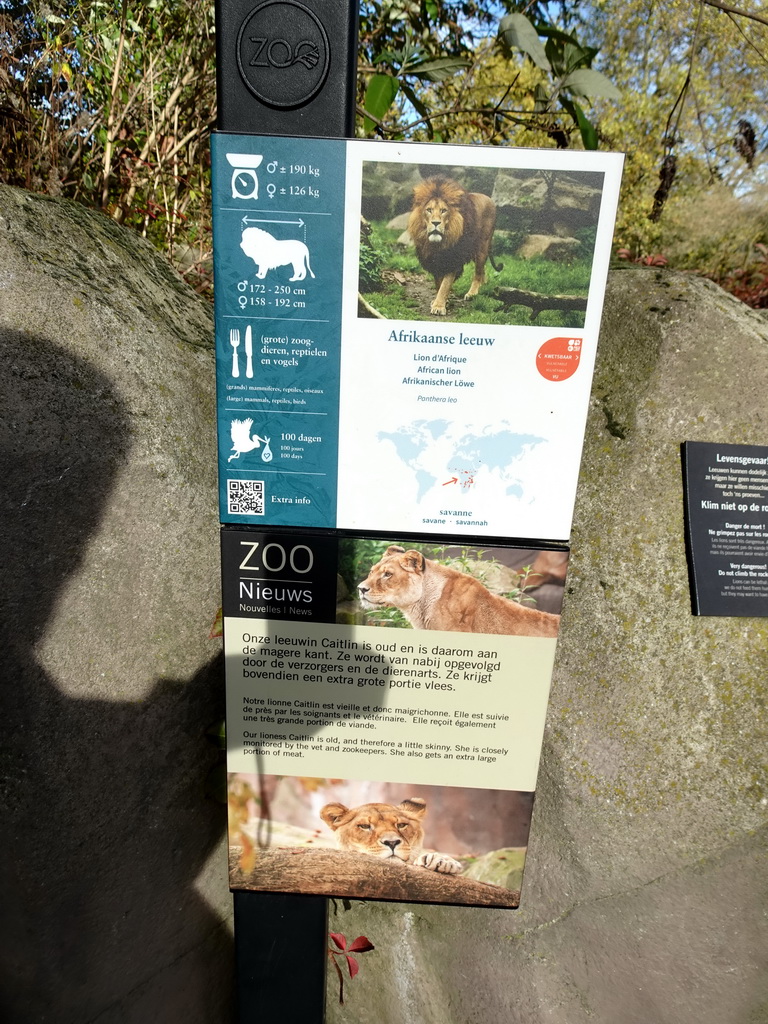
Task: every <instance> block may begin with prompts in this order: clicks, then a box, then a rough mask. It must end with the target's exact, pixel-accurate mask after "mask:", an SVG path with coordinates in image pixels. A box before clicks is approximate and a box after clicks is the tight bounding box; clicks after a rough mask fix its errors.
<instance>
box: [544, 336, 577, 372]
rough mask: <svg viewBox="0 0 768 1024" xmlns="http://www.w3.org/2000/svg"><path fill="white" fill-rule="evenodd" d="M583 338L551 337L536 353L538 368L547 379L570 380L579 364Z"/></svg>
mask: <svg viewBox="0 0 768 1024" xmlns="http://www.w3.org/2000/svg"><path fill="white" fill-rule="evenodd" d="M581 345H582V340H581V338H550V339H549V341H545V342H544V344H543V345H542V346H541V348H540V349H539V351H538V352H537V353H536V369H537V370H538V371H539V373H540V374H541V376H542V377H545V378H546V379H547V380H568V378H569V377H572V376H573V375H574V373H576V370H577V369H578V366H579V360H580V359H581Z"/></svg>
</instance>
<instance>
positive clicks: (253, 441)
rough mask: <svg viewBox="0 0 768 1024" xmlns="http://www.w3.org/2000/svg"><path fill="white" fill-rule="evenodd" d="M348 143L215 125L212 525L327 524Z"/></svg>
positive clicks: (330, 518) (332, 489)
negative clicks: (216, 520) (215, 516)
mask: <svg viewBox="0 0 768 1024" xmlns="http://www.w3.org/2000/svg"><path fill="white" fill-rule="evenodd" d="M345 155H346V144H345V143H344V142H343V141H339V140H328V139H293V138H270V137H262V136H249V135H228V134H216V135H214V137H213V141H212V160H213V173H212V191H213V228H214V284H215V306H216V366H217V370H216V375H217V395H218V433H219V489H220V490H219V499H220V519H221V522H223V523H247V524H250V525H256V524H258V525H272V526H307V527H334V526H335V525H336V482H337V467H338V416H339V364H340V341H341V289H342V256H343V234H344V179H345Z"/></svg>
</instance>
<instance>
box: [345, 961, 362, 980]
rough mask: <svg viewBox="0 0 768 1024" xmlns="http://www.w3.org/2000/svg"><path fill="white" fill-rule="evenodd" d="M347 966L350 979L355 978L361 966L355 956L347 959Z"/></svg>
mask: <svg viewBox="0 0 768 1024" xmlns="http://www.w3.org/2000/svg"><path fill="white" fill-rule="evenodd" d="M347 964H348V966H349V976H350V978H354V976H355V975H356V974H357V972H358V971H359V970H360V964H359V963H358V962H357V960H355V958H354V957H353V956H348V957H347Z"/></svg>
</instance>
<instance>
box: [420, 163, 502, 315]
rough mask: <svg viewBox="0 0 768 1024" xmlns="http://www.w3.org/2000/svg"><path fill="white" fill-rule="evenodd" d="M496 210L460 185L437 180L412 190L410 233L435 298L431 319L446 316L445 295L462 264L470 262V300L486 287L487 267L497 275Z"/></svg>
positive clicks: (438, 178) (488, 198) (461, 269)
mask: <svg viewBox="0 0 768 1024" xmlns="http://www.w3.org/2000/svg"><path fill="white" fill-rule="evenodd" d="M495 227H496V207H495V205H494V202H493V200H492V199H491V198H490V196H485V195H483V194H482V193H481V192H466V191H465V190H464V189H463V188H462V187H461V185H459V183H458V182H456V181H452V180H451V179H450V178H445V177H443V176H442V175H437V176H436V177H434V178H429V179H427V181H425V182H422V183H421V184H420V185H417V186H416V187H415V188H414V190H413V209H412V211H411V216H410V218H409V220H408V234H409V235H410V236H411V238H412V239H413V243H414V245H415V247H416V255H417V256H418V258H419V262H420V263H421V265H422V267H424V269H425V270H426V271H427V273H429V274H431V275H432V276H433V277H434V279H435V286H436V287H437V294H436V295H435V298H434V299H433V301H432V305H431V306H430V310H429V311H430V313H431V314H432V315H433V316H445V315H446V305H447V302H448V296H449V295H450V294H451V288H452V287H453V284H454V281H456V279H457V278H458V277H460V276H461V273H462V271H463V270H464V265H465V264H466V263H469V262H470V261H474V264H475V273H474V276H473V278H472V284H471V285H470V286H469V291H468V292H467V293H466V295H465V296H464V298H465V299H471V298H473V297H474V296H475V295H477V293H478V292H479V291H480V286H481V285H482V284H483V283H484V282H485V264H486V261H488V260H490V263H491V266H492V267H493V269H494V270H501V269H502V265H501V264H500V263H496V262H495V260H494V258H493V256H492V254H491V246H492V243H493V231H494V228H495Z"/></svg>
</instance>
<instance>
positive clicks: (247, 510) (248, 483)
mask: <svg viewBox="0 0 768 1024" xmlns="http://www.w3.org/2000/svg"><path fill="white" fill-rule="evenodd" d="M227 512H228V513H229V514H230V515H231V516H263V515H264V481H263V480H227Z"/></svg>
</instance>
